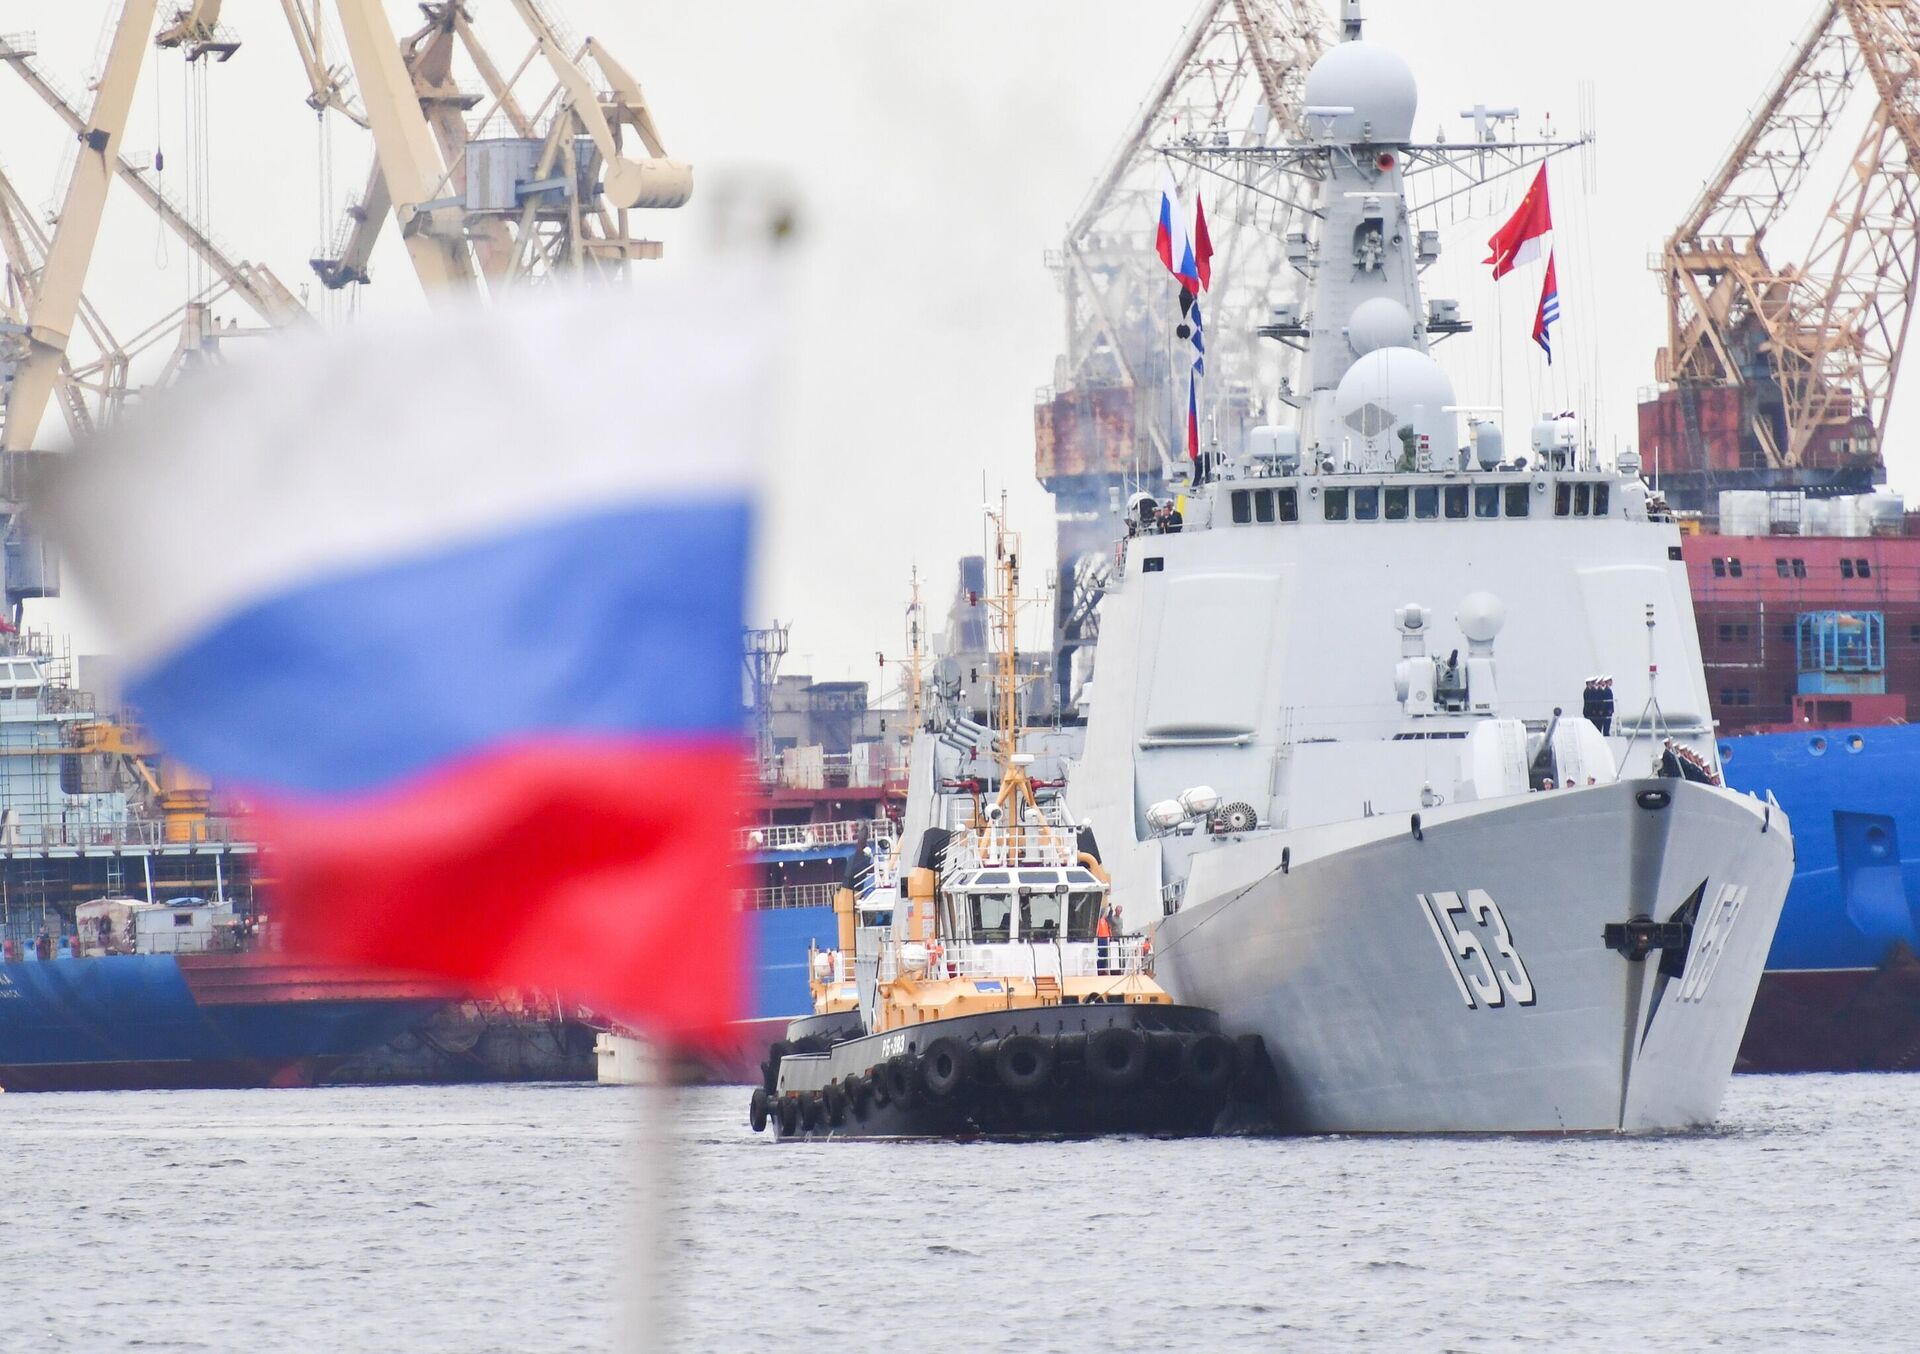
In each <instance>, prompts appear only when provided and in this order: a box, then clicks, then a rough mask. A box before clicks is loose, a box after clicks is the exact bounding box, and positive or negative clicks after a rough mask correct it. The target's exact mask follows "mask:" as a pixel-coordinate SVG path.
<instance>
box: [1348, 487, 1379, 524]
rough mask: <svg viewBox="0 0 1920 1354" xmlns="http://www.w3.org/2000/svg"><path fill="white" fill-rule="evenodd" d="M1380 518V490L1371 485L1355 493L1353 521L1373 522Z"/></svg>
mask: <svg viewBox="0 0 1920 1354" xmlns="http://www.w3.org/2000/svg"><path fill="white" fill-rule="evenodd" d="M1379 517H1380V490H1379V489H1377V488H1375V487H1373V486H1371V485H1369V486H1368V487H1367V488H1365V489H1355V490H1354V491H1353V520H1354V521H1356V522H1373V521H1377V520H1378V519H1379Z"/></svg>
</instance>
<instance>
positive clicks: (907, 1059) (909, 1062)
mask: <svg viewBox="0 0 1920 1354" xmlns="http://www.w3.org/2000/svg"><path fill="white" fill-rule="evenodd" d="M916 1062H917V1060H916V1059H915V1058H914V1056H913V1055H912V1054H911V1053H896V1054H894V1055H893V1056H892V1057H891V1058H888V1059H887V1090H888V1091H890V1092H892V1094H893V1099H894V1101H895V1103H897V1104H898V1105H900V1106H901V1107H902V1108H903V1109H904V1108H905V1107H907V1106H909V1105H911V1104H913V1102H914V1099H915V1093H916V1092H917V1091H918V1090H919V1083H920V1078H919V1077H918V1075H917V1073H918V1072H919V1070H920V1069H919V1068H918V1067H917V1066H915V1063H916Z"/></svg>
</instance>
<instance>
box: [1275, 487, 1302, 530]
mask: <svg viewBox="0 0 1920 1354" xmlns="http://www.w3.org/2000/svg"><path fill="white" fill-rule="evenodd" d="M1274 497H1275V498H1277V499H1278V500H1279V502H1280V520H1281V521H1282V522H1298V521H1299V520H1300V494H1299V491H1298V490H1296V489H1278V490H1275V491H1274Z"/></svg>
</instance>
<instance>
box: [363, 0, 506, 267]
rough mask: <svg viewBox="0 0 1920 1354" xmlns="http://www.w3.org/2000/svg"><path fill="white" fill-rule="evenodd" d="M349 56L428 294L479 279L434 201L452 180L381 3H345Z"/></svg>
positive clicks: (461, 239) (454, 215)
mask: <svg viewBox="0 0 1920 1354" xmlns="http://www.w3.org/2000/svg"><path fill="white" fill-rule="evenodd" d="M339 13H340V28H341V30H342V32H344V33H345V35H346V39H347V55H348V57H349V59H350V60H351V61H352V62H353V72H354V78H355V80H356V81H358V83H359V86H360V97H361V99H362V100H363V102H364V103H365V105H366V114H367V122H368V124H369V125H370V126H371V127H372V129H373V144H374V151H375V154H376V155H378V157H379V162H380V169H381V172H382V174H383V176H384V178H385V181H386V185H387V191H388V192H389V193H390V194H391V195H392V199H393V211H394V217H395V219H397V220H398V221H399V223H400V229H401V236H402V238H403V239H405V241H406V244H407V254H408V256H409V257H410V258H411V259H412V260H413V268H414V271H415V272H416V273H418V274H419V276H420V281H421V283H422V284H423V285H424V286H425V287H426V289H427V292H428V294H429V295H432V294H434V293H437V292H440V291H443V290H445V289H447V288H455V287H470V286H472V285H474V284H475V283H476V282H477V281H478V276H479V275H478V273H477V272H476V271H475V269H474V263H473V256H472V254H471V252H470V251H469V250H468V248H467V242H466V239H465V238H464V237H463V236H462V234H461V233H460V231H459V228H458V225H457V224H454V223H451V222H445V221H442V220H439V219H436V213H437V212H440V211H445V212H446V216H447V217H451V218H457V216H458V212H457V211H451V210H447V209H444V208H439V207H436V206H435V205H434V203H435V200H436V198H438V196H439V194H440V193H441V192H442V190H443V188H444V187H445V185H446V184H447V182H448V175H447V166H446V164H445V163H444V162H443V161H442V160H441V158H440V150H439V147H438V146H437V145H436V144H435V142H434V138H433V130H432V129H431V128H430V127H429V126H428V125H427V119H426V115H425V114H424V113H422V112H421V110H420V98H419V95H418V94H417V93H416V92H415V89H414V82H413V77H412V75H411V74H410V73H409V72H408V70H407V67H406V63H405V62H404V61H403V60H401V57H400V42H399V39H398V38H397V37H395V36H394V32H393V26H392V25H391V24H390V23H388V22H387V15H386V10H385V8H384V7H383V6H382V5H381V3H380V0H339Z"/></svg>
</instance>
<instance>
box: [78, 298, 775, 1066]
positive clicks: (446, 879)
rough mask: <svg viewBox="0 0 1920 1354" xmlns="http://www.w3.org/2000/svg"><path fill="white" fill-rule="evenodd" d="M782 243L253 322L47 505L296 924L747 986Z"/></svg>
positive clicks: (684, 1016) (659, 1013) (567, 967)
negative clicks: (754, 559)
mask: <svg viewBox="0 0 1920 1354" xmlns="http://www.w3.org/2000/svg"><path fill="white" fill-rule="evenodd" d="M772 293H773V286H772V280H771V278H770V277H769V276H768V274H767V273H766V272H765V271H763V270H758V269H754V268H744V267H729V268H725V269H720V270H716V271H708V270H704V269H703V270H702V271H701V273H700V275H699V276H698V278H697V281H696V280H694V279H691V278H689V277H685V276H672V275H667V276H661V275H654V276H650V277H649V278H648V279H647V282H646V285H645V286H644V287H640V288H635V289H633V290H625V289H618V290H595V291H586V290H577V289H571V288H566V287H559V286H550V287H546V288H543V289H541V290H537V291H530V292H527V293H524V294H520V295H517V296H515V297H513V298H511V299H509V300H507V301H505V302H503V303H501V304H498V305H495V306H493V307H491V308H483V307H481V306H480V305H478V304H477V303H467V302H461V303H456V304H452V305H448V306H445V307H443V308H441V309H438V310H436V311H434V312H433V313H432V314H431V315H426V316H422V317H420V318H417V319H412V320H407V321H402V322H391V323H385V322H377V321H376V322H363V323H357V324H354V325H351V326H349V327H346V328H343V329H339V330H335V331H333V332H330V333H325V334H318V335H313V336H290V337H283V338H277V339H274V340H271V341H268V342H263V343H262V345H261V347H260V349H259V350H258V351H256V352H254V353H252V354H250V355H249V356H248V357H247V358H245V359H243V360H239V361H236V362H234V363H233V364H232V365H229V366H224V367H220V368H216V369H212V370H209V371H207V372H204V373H202V374H199V375H196V376H194V377H192V378H190V379H189V380H187V381H185V382H183V383H182V384H181V385H179V386H177V387H176V388H175V389H173V390H171V391H169V392H167V393H166V394H165V395H164V396H162V397H160V398H159V399H157V400H155V401H154V402H153V403H151V404H150V405H149V406H147V407H146V408H145V409H143V410H142V411H141V412H140V414H139V415H138V416H137V417H133V418H130V419H128V420H127V421H126V422H125V423H124V424H123V425H122V426H121V427H120V429H118V430H117V431H116V432H114V433H113V434H111V435H110V436H108V437H107V438H105V439H104V440H102V441H101V442H100V443H98V444H96V445H93V446H89V447H84V448H82V449H80V450H79V451H77V452H76V453H75V454H74V455H73V456H72V457H71V458H70V461H69V463H68V465H67V466H66V467H65V473H63V474H61V475H60V476H58V477H57V479H56V480H55V483H54V486H53V488H52V489H51V491H50V492H49V494H48V495H46V496H45V498H46V501H45V502H44V503H43V504H42V505H41V506H42V507H43V508H44V509H46V510H47V513H48V516H49V517H50V519H51V525H52V526H53V527H54V529H55V533H56V535H57V536H58V537H59V538H60V539H61V541H62V542H63V544H64V545H65V546H66V548H67V550H68V554H69V558H70V561H71V564H72V567H73V569H74V570H75V572H76V573H77V574H78V575H79V577H80V580H81V583H82V585H83V588H84V592H85V595H86V598H87V600H88V601H89V602H90V603H91V604H92V605H93V606H94V607H95V608H96V609H97V610H98V611H100V612H101V613H102V615H103V616H104V617H105V618H106V619H107V621H108V622H109V623H110V625H111V627H112V629H113V631H114V634H115V636H116V637H117V641H118V646H119V650H120V653H121V655H122V658H123V660H124V662H125V664H126V667H127V670H128V674H129V675H128V681H127V686H126V692H127V696H128V699H129V701H130V702H131V703H132V704H133V705H134V706H135V707H136V708H137V709H138V711H139V713H140V714H141V716H143V717H144V719H145V720H146V721H147V722H148V723H149V724H150V725H151V727H152V729H153V730H154V732H155V733H156V734H157V735H158V736H159V738H160V739H161V740H162V742H163V743H164V744H165V746H166V747H167V748H168V749H169V751H170V752H172V753H173V754H175V755H177V756H179V757H180V758H182V759H183V760H185V761H186V762H188V763H190V764H192V765H195V766H197V767H198V768H200V769H202V770H204V771H207V772H209V773H211V774H212V775H213V776H215V777H216V778H217V779H219V780H220V781H222V782H223V783H224V784H225V785H226V786H227V787H229V788H230V789H232V790H235V791H238V792H240V793H242V794H244V795H245V796H246V797H247V798H248V799H249V800H250V801H251V802H252V804H253V805H254V806H255V808H256V809H257V810H258V812H259V813H260V815H261V823H262V829H263V833H262V835H263V838H264V840H265V841H266V843H267V844H268V846H269V847H271V848H272V849H273V850H274V851H275V852H276V865H275V870H274V873H275V874H276V875H277V877H278V880H279V886H278V892H277V896H276V915H277V916H279V917H280V918H282V919H283V920H285V922H286V924H287V936H288V942H289V947H290V948H298V949H300V950H303V951H305V952H308V953H311V954H314V955H315V956H316V957H325V958H329V959H335V960H341V961H346V962H351V963H362V964H366V965H369V966H376V967H382V968H389V969H405V970H411V971H418V972H426V973H433V974H439V975H444V976H446V977H448V978H450V979H454V980H457V981H459V982H461V983H464V984H469V985H472V986H474V987H476V988H485V987H490V986H499V985H506V986H532V987H540V988H543V989H547V990H558V991H561V992H564V993H566V994H567V995H568V996H570V997H573V998H575V999H578V1000H580V1001H583V1002H586V1003H589V1004H591V1005H594V1006H596V1007H598V1008H599V1009H602V1010H604V1011H607V1012H609V1013H611V1014H615V1015H619V1016H621V1017H622V1018H624V1019H627V1020H630V1021H632V1022H634V1023H635V1024H637V1025H638V1026H640V1027H641V1028H642V1029H646V1030H649V1031H650V1032H653V1033H655V1034H658V1035H660V1036H663V1037H667V1038H670V1039H678V1040H683V1041H691V1042H698V1041H700V1040H701V1039H702V1038H703V1037H704V1036H707V1035H710V1034H712V1033H714V1032H716V1031H717V1030H718V1028H719V1027H720V1026H721V1025H723V1024H724V1023H725V1022H726V1021H728V1020H731V1019H733V1018H735V1017H736V1016H737V1015H738V1014H739V1008H740V1003H741V999H742V994H743V989H744V980H743V972H742V967H743V959H742V923H741V918H740V916H739V913H738V912H737V910H736V907H735V901H734V889H735V887H736V886H737V884H738V882H739V879H738V865H737V862H736V860H735V856H734V851H733V839H734V835H735V833H734V829H735V827H736V824H737V823H738V821H739V820H738V817H737V809H738V796H739V794H740V788H741V785H742V774H741V773H742V765H741V760H742V756H743V748H744V743H743V736H742V718H741V697H740V680H741V679H740V643H741V640H740V635H741V626H742V620H743V613H744V603H745V591H746V587H747V580H748V548H749V543H750V537H751V534H752V525H753V517H754V507H753V503H754V486H755V479H756V466H757V462H758V460H759V452H760V449H761V448H762V447H764V446H765V445H766V443H767V441H768V439H769V437H770V436H771V431H772V429H771V424H772V419H771V413H770V410H771V405H772V400H773V396H774V384H775V363H776V355H777V344H778V332H779V325H778V324H777V323H776V322H775V320H776V316H775V313H774V312H775V310H776V306H775V303H774V300H773V294H772Z"/></svg>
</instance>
